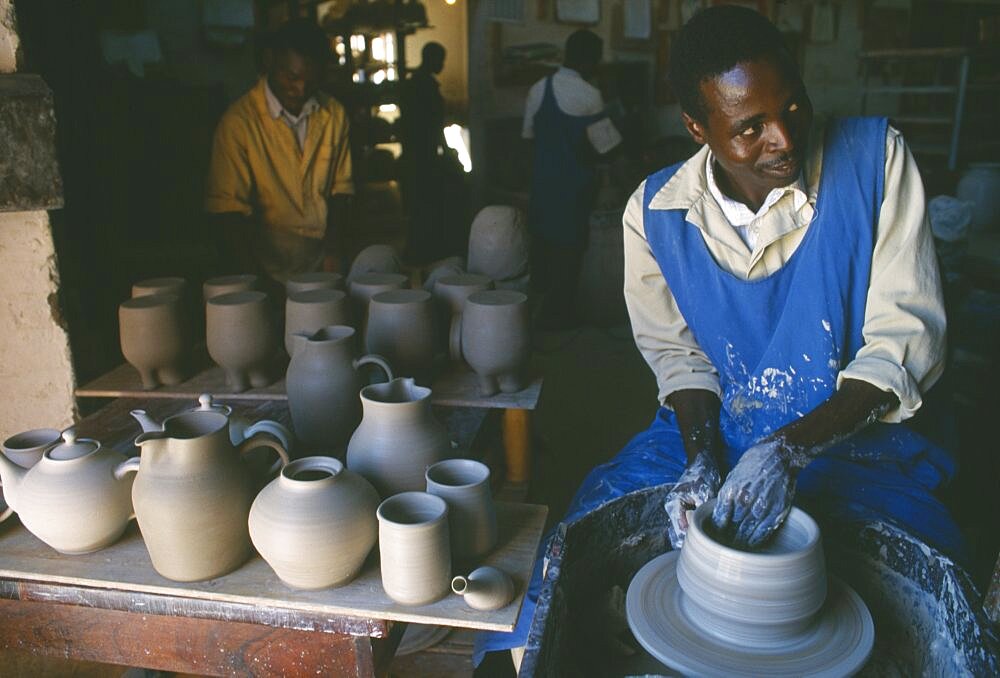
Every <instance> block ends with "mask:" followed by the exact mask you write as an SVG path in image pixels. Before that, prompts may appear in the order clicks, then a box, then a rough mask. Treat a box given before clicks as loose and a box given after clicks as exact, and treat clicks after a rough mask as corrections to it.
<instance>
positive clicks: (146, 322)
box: [118, 294, 188, 390]
mask: <svg viewBox="0 0 1000 678" xmlns="http://www.w3.org/2000/svg"><path fill="white" fill-rule="evenodd" d="M118 325H119V336H120V339H121V349H122V355H123V356H125V360H126V361H127V362H128V363H129V364H130V365H132V367H134V368H135V369H136V370H137V371H138V372H139V378H140V379H142V387H143V388H144V389H146V390H150V389H154V388H157V387H159V386H160V385H161V384H169V385H173V384H179V383H181V382H182V381H184V377H185V369H184V368H185V362H186V359H187V356H186V353H187V350H188V331H187V323H186V322H185V319H184V310H183V307H182V305H181V300H180V297H178V296H177V295H175V294H152V295H148V296H141V297H135V298H133V299H128V300H126V301H124V302H122V303H121V305H119V306H118Z"/></svg>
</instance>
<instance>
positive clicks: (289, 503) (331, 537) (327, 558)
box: [249, 457, 379, 589]
mask: <svg viewBox="0 0 1000 678" xmlns="http://www.w3.org/2000/svg"><path fill="white" fill-rule="evenodd" d="M378 505H379V496H378V494H377V493H376V492H375V488H374V487H372V486H371V483H369V482H368V481H367V480H365V479H364V478H362V477H361V476H359V475H358V474H356V473H352V472H351V471H348V470H347V469H346V468H344V465H343V463H341V462H340V461H338V460H336V459H332V458H330V457H305V458H303V459H298V460H296V461H293V462H291V463H290V464H288V465H287V466H285V467H284V468H283V469H282V470H281V474H280V475H279V476H278V477H277V478H275V479H274V480H273V481H271V483H270V484H269V485H268V486H267V487H265V488H264V489H263V490H261V492H260V494H258V495H257V498H256V499H254V502H253V505H252V506H251V507H250V519H249V527H250V539H251V541H252V542H253V545H254V547H255V548H256V549H257V552H258V553H260V555H261V557H262V558H263V559H264V560H266V561H267V564H268V565H270V566H271V568H272V569H273V570H274V572H275V574H277V575H278V577H279V578H280V579H281V580H282V581H283V582H285V583H286V584H288V585H289V586H292V587H294V588H299V589H322V588H327V587H330V586H340V585H342V584H346V583H347V582H349V581H350V580H351V579H353V578H354V577H355V576H356V575H357V573H358V571H359V570H360V569H361V566H362V565H363V564H364V562H365V558H367V557H368V553H369V552H370V551H371V550H372V547H374V546H375V541H376V539H377V538H378V521H377V520H376V518H375V511H376V510H377V509H378Z"/></svg>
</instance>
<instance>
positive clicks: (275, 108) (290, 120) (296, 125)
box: [264, 78, 319, 151]
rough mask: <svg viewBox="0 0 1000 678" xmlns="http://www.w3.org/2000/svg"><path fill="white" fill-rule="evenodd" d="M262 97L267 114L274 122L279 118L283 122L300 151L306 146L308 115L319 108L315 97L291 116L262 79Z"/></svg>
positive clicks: (310, 98)
mask: <svg viewBox="0 0 1000 678" xmlns="http://www.w3.org/2000/svg"><path fill="white" fill-rule="evenodd" d="M264 96H265V97H266V99H267V112H268V113H270V114H271V117H272V118H274V119H275V120H277V119H278V118H281V119H282V120H284V121H285V123H286V124H287V125H288V127H289V128H291V130H292V132H293V133H294V134H295V139H296V141H298V142H299V150H300V151H301V150H302V148H303V146H305V145H306V133H307V132H308V131H309V114H310V113H312V112H313V111H315V110H316V109H317V108H319V102H318V101H316V97H309V99H307V100H306V102H305V103H304V104H302V110H301V111H300V112H299V114H298V115H292V114H291V113H289V112H288V111H287V110H286V109H285V107H284V106H282V105H281V102H280V101H278V97H277V96H275V94H274V92H272V91H271V85H270V84H268V82H267V79H266V78H265V79H264Z"/></svg>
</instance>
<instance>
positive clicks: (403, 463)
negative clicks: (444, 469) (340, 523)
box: [347, 378, 451, 498]
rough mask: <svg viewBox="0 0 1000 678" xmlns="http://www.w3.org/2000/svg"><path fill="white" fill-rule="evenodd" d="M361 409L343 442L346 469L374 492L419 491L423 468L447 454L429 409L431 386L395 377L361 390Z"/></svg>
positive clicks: (440, 427) (443, 436) (447, 444)
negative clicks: (354, 425)
mask: <svg viewBox="0 0 1000 678" xmlns="http://www.w3.org/2000/svg"><path fill="white" fill-rule="evenodd" d="M361 404H362V409H363V410H364V414H363V416H362V418H361V424H360V425H359V426H358V428H357V430H356V431H355V432H354V435H352V436H351V441H350V443H348V445H347V468H349V469H351V470H352V471H355V472H356V473H360V474H361V475H362V476H364V477H365V478H367V479H368V481H369V482H371V484H372V485H374V486H375V489H376V490H378V493H379V494H380V495H381V496H382V497H383V498H385V497H390V496H392V495H394V494H397V493H399V492H406V491H417V492H419V491H422V490H423V489H424V484H425V480H424V472H425V471H426V470H427V467H428V466H430V465H431V464H434V463H435V462H438V461H441V460H442V459H447V458H448V457H450V456H451V441H450V440H449V438H448V432H447V431H446V430H445V428H444V426H443V425H442V424H441V423H440V422H439V421H438V420H437V419H435V418H434V414H433V413H432V412H431V390H430V389H429V388H425V387H423V386H417V385H416V384H415V383H414V382H413V379H409V378H406V379H399V378H397V379H393V380H392V381H390V382H388V383H385V384H374V385H372V386H366V387H365V388H363V389H361Z"/></svg>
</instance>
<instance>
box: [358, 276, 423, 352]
mask: <svg viewBox="0 0 1000 678" xmlns="http://www.w3.org/2000/svg"><path fill="white" fill-rule="evenodd" d="M407 282H409V278H407V277H406V276H405V275H402V274H401V273H362V274H360V275H358V276H356V277H355V278H353V279H352V278H348V279H347V293H348V295H350V297H351V301H352V303H353V305H354V312H355V317H357V318H358V319H359V323H358V327H359V329H360V330H361V336H362V337H364V335H365V328H366V327H367V326H368V302H369V301H371V298H372V297H374V296H375V295H376V294H378V293H379V292H388V291H389V290H401V289H403V288H404V287H406V284H407Z"/></svg>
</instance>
